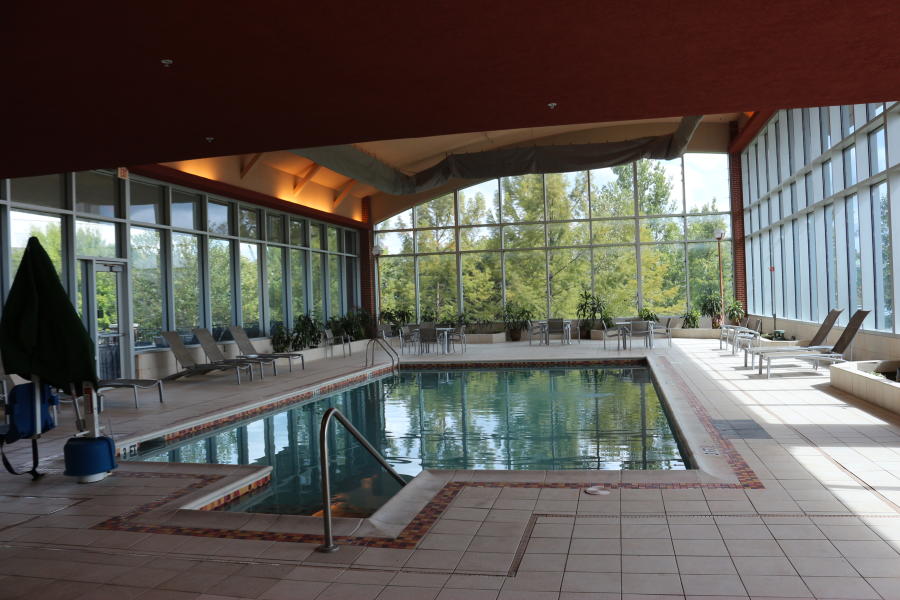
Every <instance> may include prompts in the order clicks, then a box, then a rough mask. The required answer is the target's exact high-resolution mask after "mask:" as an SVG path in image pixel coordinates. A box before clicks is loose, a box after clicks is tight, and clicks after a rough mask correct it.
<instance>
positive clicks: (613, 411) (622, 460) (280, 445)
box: [137, 366, 687, 516]
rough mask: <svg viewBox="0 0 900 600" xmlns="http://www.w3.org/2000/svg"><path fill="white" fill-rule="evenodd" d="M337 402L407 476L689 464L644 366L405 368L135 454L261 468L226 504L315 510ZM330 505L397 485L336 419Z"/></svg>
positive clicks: (382, 496)
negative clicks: (253, 482) (258, 479)
mask: <svg viewBox="0 0 900 600" xmlns="http://www.w3.org/2000/svg"><path fill="white" fill-rule="evenodd" d="M330 407H337V408H338V409H340V410H341V411H342V412H343V413H344V414H345V415H346V416H347V418H349V419H350V421H351V422H352V423H353V424H354V425H355V426H356V427H357V428H358V429H359V430H360V431H361V432H362V434H363V435H365V436H366V438H367V439H368V440H369V441H370V442H371V443H372V445H373V446H375V448H377V449H379V450H380V452H381V453H382V455H384V456H385V457H386V458H387V460H388V462H389V463H390V464H391V466H393V467H394V468H395V469H396V470H397V471H398V472H399V473H401V474H402V475H404V476H409V477H410V478H411V477H413V476H415V475H416V474H417V473H419V472H420V471H422V470H423V469H506V470H527V469H541V470H544V469H548V470H549V469H552V470H560V469H684V468H686V466H687V465H686V464H685V460H684V458H682V455H681V452H680V451H679V444H678V440H677V439H676V437H675V435H674V433H673V431H672V428H671V427H670V425H669V421H668V418H667V415H666V411H665V410H664V408H663V406H662V404H661V402H660V399H659V397H658V395H657V392H656V388H655V387H654V385H653V383H652V380H651V378H650V372H649V370H648V369H647V368H646V367H619V366H617V367H605V366H603V367H591V368H553V369H502V370H497V369H495V370H459V371H402V372H401V373H400V374H399V375H391V376H387V377H384V378H381V379H378V380H372V381H370V382H368V383H365V384H363V385H360V386H358V387H354V388H349V389H347V390H344V391H341V392H338V393H335V394H331V395H329V396H323V397H321V398H316V399H313V400H310V401H306V402H304V403H302V404H297V405H296V406H294V407H293V408H288V409H286V410H282V411H281V412H277V413H274V414H271V415H269V416H264V417H259V418H256V419H254V420H252V421H249V422H245V423H240V424H236V425H230V426H228V427H227V428H224V429H222V430H220V431H218V432H212V433H210V434H209V435H207V436H205V437H196V438H191V439H189V440H187V441H182V442H179V443H174V444H170V445H166V446H159V447H156V448H147V447H146V445H145V444H142V448H141V454H140V455H139V456H138V457H137V460H144V461H160V462H189V463H220V464H260V465H271V466H272V467H273V478H272V483H271V484H269V485H268V486H266V487H265V488H263V489H262V490H261V491H259V492H256V493H254V494H251V495H248V496H246V497H244V498H242V499H239V500H238V501H237V502H235V503H232V504H231V505H229V507H228V510H238V511H249V512H263V513H280V514H316V513H317V512H318V511H320V510H321V509H322V502H321V491H320V487H319V480H320V475H319V450H318V431H319V423H320V422H321V419H322V414H323V413H324V412H325V410H326V409H328V408H330ZM330 436H331V439H330V444H329V447H330V449H331V453H332V464H331V473H332V492H333V495H334V502H333V510H334V512H335V514H340V515H344V516H367V515H369V514H371V513H373V512H374V511H375V510H377V508H378V507H380V506H381V505H382V504H384V503H385V502H386V501H387V500H388V499H390V498H391V496H393V495H394V494H395V493H396V492H397V491H398V489H399V488H400V485H399V484H398V483H397V482H396V481H394V480H393V479H392V478H391V477H390V476H389V475H387V474H386V473H384V471H383V469H382V468H381V467H380V466H379V465H378V463H377V462H376V461H375V460H374V459H373V458H372V457H371V456H369V455H368V454H367V453H366V452H365V450H363V449H362V447H361V446H360V445H359V444H358V443H357V442H356V441H355V440H354V439H353V438H352V436H350V435H349V434H348V433H347V432H346V431H345V430H344V429H343V428H342V426H341V425H340V424H339V423H337V422H332V426H331V433H330Z"/></svg>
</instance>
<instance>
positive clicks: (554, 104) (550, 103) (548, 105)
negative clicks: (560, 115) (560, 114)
mask: <svg viewBox="0 0 900 600" xmlns="http://www.w3.org/2000/svg"><path fill="white" fill-rule="evenodd" d="M557 106H558V104H556V102H548V103H547V108H549V109H550V110H553V109H554V108H556V107H557Z"/></svg>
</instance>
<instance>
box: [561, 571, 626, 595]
mask: <svg viewBox="0 0 900 600" xmlns="http://www.w3.org/2000/svg"><path fill="white" fill-rule="evenodd" d="M621 590H622V575H621V574H619V573H582V572H568V573H566V574H565V576H564V577H563V581H562V591H563V592H601V593H602V592H610V593H618V592H620V591H621Z"/></svg>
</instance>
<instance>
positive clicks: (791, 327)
mask: <svg viewBox="0 0 900 600" xmlns="http://www.w3.org/2000/svg"><path fill="white" fill-rule="evenodd" d="M751 316H752V317H753V318H754V319H756V318H760V319H762V322H763V331H772V317H763V316H762V315H751ZM778 328H779V329H784V335H785V337H787V339H791V337H792V336H794V337H796V338H797V339H798V340H809V339H810V338H812V336H813V335H815V333H816V331H818V329H819V325H818V324H816V323H805V322H802V321H791V320H789V319H782V318H779V319H778ZM843 331H844V328H843V327H839V326H835V327H834V328H833V329H832V330H831V333H829V334H828V342H827V343H829V344H833V343H834V342H836V341H837V339H838V338H839V337H840V336H841V333H843ZM851 351H852V355H851V354H846V355H845V357H846V358H848V359H852V360H874V359H882V360H889V359H890V360H900V336H895V335H890V334H884V333H873V332H867V331H860V332H859V333H858V334H856V339H855V340H854V341H853V346H852V347H851Z"/></svg>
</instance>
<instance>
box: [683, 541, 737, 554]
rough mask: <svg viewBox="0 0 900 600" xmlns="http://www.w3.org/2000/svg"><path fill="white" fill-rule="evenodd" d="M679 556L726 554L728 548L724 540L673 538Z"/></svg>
mask: <svg viewBox="0 0 900 600" xmlns="http://www.w3.org/2000/svg"><path fill="white" fill-rule="evenodd" d="M672 543H673V544H674V545H675V554H676V555H679V556H725V555H727V554H728V549H727V548H726V547H725V542H724V541H722V540H672Z"/></svg>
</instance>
